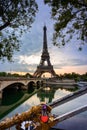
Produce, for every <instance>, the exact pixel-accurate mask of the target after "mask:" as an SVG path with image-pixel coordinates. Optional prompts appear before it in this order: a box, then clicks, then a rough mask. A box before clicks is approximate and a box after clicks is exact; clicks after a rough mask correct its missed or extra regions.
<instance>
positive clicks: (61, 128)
mask: <svg viewBox="0 0 87 130" xmlns="http://www.w3.org/2000/svg"><path fill="white" fill-rule="evenodd" d="M70 93H71V92H70V91H68V90H65V89H60V88H58V87H57V86H56V87H55V86H53V87H51V88H50V87H47V88H45V89H43V90H40V91H39V92H38V93H36V94H34V95H33V96H32V97H31V98H29V99H28V100H27V101H25V102H24V103H23V104H21V105H20V106H18V107H17V108H16V109H15V110H13V111H12V112H11V113H9V114H8V115H7V116H6V117H12V116H14V115H15V114H16V113H21V112H24V111H27V110H29V109H30V108H31V107H32V106H34V105H38V104H40V102H43V101H45V102H46V103H49V102H52V101H54V100H56V99H59V98H61V97H63V96H65V95H68V94H70ZM85 104H87V94H85V95H83V96H80V97H79V98H77V99H74V100H72V101H69V102H68V103H65V104H63V105H61V106H58V107H56V108H54V109H53V110H52V113H53V114H56V115H62V114H64V113H66V112H69V111H71V110H74V109H75V108H77V107H80V106H83V105H85ZM54 128H56V130H87V111H86V112H83V113H81V114H78V115H76V116H74V117H72V118H70V119H67V120H66V121H63V122H61V123H57V124H56V125H55V126H54ZM12 130H14V128H12Z"/></svg>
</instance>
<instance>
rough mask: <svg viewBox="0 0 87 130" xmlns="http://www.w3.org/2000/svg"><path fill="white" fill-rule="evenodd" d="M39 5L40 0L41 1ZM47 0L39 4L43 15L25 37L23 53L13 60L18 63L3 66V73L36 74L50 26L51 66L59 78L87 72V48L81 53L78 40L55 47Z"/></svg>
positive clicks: (49, 49)
mask: <svg viewBox="0 0 87 130" xmlns="http://www.w3.org/2000/svg"><path fill="white" fill-rule="evenodd" d="M37 1H38V0H37ZM42 1H43V0H40V1H38V2H39V3H38V4H39V12H38V14H37V16H36V19H35V22H34V23H33V24H32V28H31V29H30V31H28V32H27V33H25V34H24V35H23V36H22V37H21V48H20V52H16V53H15V54H14V56H13V58H14V62H13V63H8V62H7V61H5V63H2V62H0V71H6V72H20V74H24V72H26V73H27V72H29V73H34V71H35V70H36V67H37V65H38V64H39V63H40V59H41V53H42V47H43V26H44V24H46V26H47V40H48V52H49V54H50V61H51V64H52V65H53V66H54V70H55V71H56V73H57V74H63V73H72V72H75V73H80V74H83V73H85V72H87V46H86V45H84V46H83V49H82V51H78V45H77V41H76V39H75V38H74V39H73V40H72V41H71V42H70V43H68V44H67V45H65V46H64V47H61V48H58V47H55V46H53V44H52V34H53V21H52V19H50V9H49V7H48V6H47V5H44V4H43V2H42Z"/></svg>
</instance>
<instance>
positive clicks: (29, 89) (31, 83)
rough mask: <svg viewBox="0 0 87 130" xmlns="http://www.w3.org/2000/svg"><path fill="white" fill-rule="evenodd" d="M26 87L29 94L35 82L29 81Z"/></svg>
mask: <svg viewBox="0 0 87 130" xmlns="http://www.w3.org/2000/svg"><path fill="white" fill-rule="evenodd" d="M27 86H28V92H29V93H31V92H33V91H34V89H35V82H34V81H30V82H29V83H28V85H27Z"/></svg>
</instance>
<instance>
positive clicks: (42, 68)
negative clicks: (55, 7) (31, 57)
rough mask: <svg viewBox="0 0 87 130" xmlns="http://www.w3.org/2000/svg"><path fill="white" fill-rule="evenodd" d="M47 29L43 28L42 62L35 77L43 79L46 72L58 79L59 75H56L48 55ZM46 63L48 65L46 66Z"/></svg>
mask: <svg viewBox="0 0 87 130" xmlns="http://www.w3.org/2000/svg"><path fill="white" fill-rule="evenodd" d="M46 31H47V28H46V26H44V27H43V32H44V33H43V51H42V55H41V61H40V64H39V65H38V66H37V69H36V71H35V73H34V75H33V76H34V77H41V75H42V74H43V73H45V72H48V73H50V74H51V75H52V76H53V77H56V76H57V74H56V73H55V71H54V69H53V66H52V65H51V62H50V56H49V53H48V47H47V34H46ZM45 62H47V64H46V65H45Z"/></svg>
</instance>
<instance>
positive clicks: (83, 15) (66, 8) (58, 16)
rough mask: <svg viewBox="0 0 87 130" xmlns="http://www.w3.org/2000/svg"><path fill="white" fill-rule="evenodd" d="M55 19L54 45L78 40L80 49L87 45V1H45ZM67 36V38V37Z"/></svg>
mask: <svg viewBox="0 0 87 130" xmlns="http://www.w3.org/2000/svg"><path fill="white" fill-rule="evenodd" d="M44 2H45V4H48V5H49V6H50V7H51V16H52V18H53V19H54V21H55V23H54V34H53V43H54V45H59V46H60V45H61V44H62V45H65V43H67V42H69V41H70V40H71V39H72V38H77V42H79V49H81V46H82V45H83V44H86V43H87V0H44ZM66 36H67V37H66Z"/></svg>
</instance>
